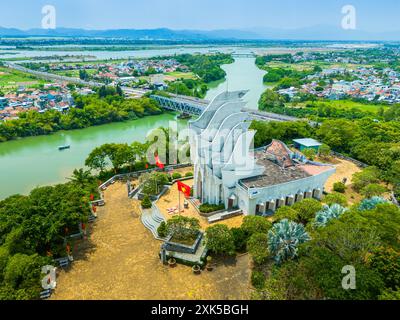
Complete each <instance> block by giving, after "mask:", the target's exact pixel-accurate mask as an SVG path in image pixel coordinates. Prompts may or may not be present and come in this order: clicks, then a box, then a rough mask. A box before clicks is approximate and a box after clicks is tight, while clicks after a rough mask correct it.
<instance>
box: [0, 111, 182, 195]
mask: <svg viewBox="0 0 400 320" xmlns="http://www.w3.org/2000/svg"><path fill="white" fill-rule="evenodd" d="M170 122H172V123H174V124H176V123H177V124H178V125H179V126H185V125H186V121H184V120H176V114H174V113H164V114H162V115H156V116H148V117H145V118H141V119H138V120H130V121H125V122H118V123H110V124H106V125H100V126H96V127H89V128H86V129H79V130H69V131H59V132H57V133H54V134H51V135H47V136H38V137H28V138H24V139H20V140H13V141H8V142H4V143H0V177H1V181H2V182H3V181H7V182H8V183H7V184H4V183H2V184H0V199H4V198H6V197H8V196H10V195H13V194H16V193H20V194H27V193H29V191H30V190H32V189H33V188H35V187H37V186H44V185H53V184H56V183H63V182H65V181H66V178H67V177H69V176H70V175H71V173H72V171H73V170H74V169H76V168H82V167H83V166H84V163H85V159H86V157H87V156H88V154H89V153H90V152H91V151H92V150H93V149H94V148H95V147H98V146H100V145H102V144H104V143H132V142H134V141H139V142H144V141H145V138H146V135H147V134H148V133H149V132H150V131H151V130H153V129H154V128H158V127H168V126H169V124H170ZM60 145H70V146H71V149H69V150H64V151H59V150H58V146H60Z"/></svg>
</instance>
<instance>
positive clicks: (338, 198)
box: [322, 192, 348, 207]
mask: <svg viewBox="0 0 400 320" xmlns="http://www.w3.org/2000/svg"><path fill="white" fill-rule="evenodd" d="M322 201H323V202H324V203H326V204H327V205H328V206H330V205H332V204H334V203H337V204H340V205H341V206H342V207H347V206H348V202H347V198H346V196H344V195H343V194H341V193H338V192H333V193H329V194H327V195H326V196H325V197H324V198H323V200H322Z"/></svg>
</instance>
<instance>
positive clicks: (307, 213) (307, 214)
mask: <svg viewBox="0 0 400 320" xmlns="http://www.w3.org/2000/svg"><path fill="white" fill-rule="evenodd" d="M292 208H293V210H296V211H297V213H298V214H297V216H298V221H299V222H301V223H303V224H304V225H305V224H307V223H308V222H310V221H312V220H314V218H315V214H316V213H317V212H318V211H320V210H321V209H322V204H321V202H319V201H318V200H315V199H304V200H302V201H300V202H297V203H295V204H294V205H293V206H292Z"/></svg>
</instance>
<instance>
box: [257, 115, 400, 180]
mask: <svg viewBox="0 0 400 320" xmlns="http://www.w3.org/2000/svg"><path fill="white" fill-rule="evenodd" d="M251 128H252V129H255V130H257V133H256V136H255V146H256V147H260V146H263V145H267V144H269V143H270V142H271V141H272V139H280V140H283V141H285V142H289V143H290V142H291V140H292V139H295V138H302V137H314V138H316V139H319V140H321V141H322V142H323V143H325V144H327V145H329V146H330V147H331V148H332V149H333V150H334V151H336V152H341V153H343V154H347V155H349V156H351V157H353V158H355V159H357V160H360V161H362V162H364V163H366V164H369V165H371V166H374V167H376V168H377V170H378V171H379V173H378V175H379V177H380V178H381V179H383V180H385V181H387V182H389V183H391V184H393V185H394V186H395V188H396V187H397V186H399V185H400V171H399V168H400V166H399V164H400V143H399V141H400V123H399V122H398V121H388V122H376V121H374V120H372V119H369V118H363V119H360V120H353V121H351V120H347V119H331V120H326V121H324V122H323V123H322V124H321V125H320V126H317V127H312V126H310V125H309V124H308V123H307V122H303V121H298V122H290V123H289V122H288V123H265V122H259V121H255V122H253V124H252V127H251Z"/></svg>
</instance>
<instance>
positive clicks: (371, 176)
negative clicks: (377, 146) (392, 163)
mask: <svg viewBox="0 0 400 320" xmlns="http://www.w3.org/2000/svg"><path fill="white" fill-rule="evenodd" d="M379 177H380V172H379V170H378V168H376V167H368V168H365V169H364V170H362V171H361V172H357V173H355V174H354V175H353V188H354V190H356V191H357V192H360V191H361V189H363V188H364V187H366V186H367V185H369V184H375V183H378V182H379Z"/></svg>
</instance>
